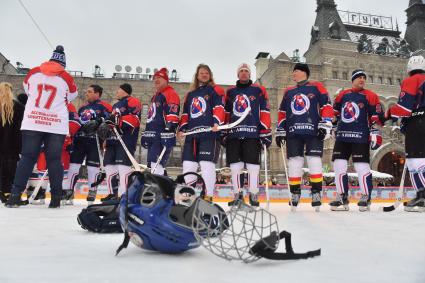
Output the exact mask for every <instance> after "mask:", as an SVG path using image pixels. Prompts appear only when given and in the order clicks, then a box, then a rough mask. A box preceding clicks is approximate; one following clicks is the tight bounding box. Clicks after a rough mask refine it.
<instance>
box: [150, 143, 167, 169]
mask: <svg viewBox="0 0 425 283" xmlns="http://www.w3.org/2000/svg"><path fill="white" fill-rule="evenodd" d="M166 150H167V147H165V146H164V148H163V149H162V151H161V154H160V155H159V157H158V160H157V161H156V163H155V166H154V167H153V169H152V171H151V172H152V174H155V171H156V167H158V165H159V163H160V162H161V160H162V157H163V156H164V153H165V151H166Z"/></svg>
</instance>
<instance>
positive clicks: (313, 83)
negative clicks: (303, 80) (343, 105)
mask: <svg viewBox="0 0 425 283" xmlns="http://www.w3.org/2000/svg"><path fill="white" fill-rule="evenodd" d="M308 85H311V86H315V87H316V88H317V90H318V91H319V92H320V94H326V95H328V91H327V90H326V88H325V87H324V86H323V84H322V83H320V82H316V81H311V82H308Z"/></svg>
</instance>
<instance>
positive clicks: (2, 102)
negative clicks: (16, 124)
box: [0, 82, 13, 127]
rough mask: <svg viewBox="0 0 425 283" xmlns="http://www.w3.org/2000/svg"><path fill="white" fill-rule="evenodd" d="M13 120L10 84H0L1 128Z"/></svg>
mask: <svg viewBox="0 0 425 283" xmlns="http://www.w3.org/2000/svg"><path fill="white" fill-rule="evenodd" d="M12 120H13V92H12V85H11V84H10V83H6V82H3V83H0V121H1V125H2V127H4V126H5V125H6V123H9V124H12Z"/></svg>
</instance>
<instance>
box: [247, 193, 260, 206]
mask: <svg viewBox="0 0 425 283" xmlns="http://www.w3.org/2000/svg"><path fill="white" fill-rule="evenodd" d="M249 204H250V205H251V206H255V207H258V206H260V202H259V201H258V195H257V194H253V193H249Z"/></svg>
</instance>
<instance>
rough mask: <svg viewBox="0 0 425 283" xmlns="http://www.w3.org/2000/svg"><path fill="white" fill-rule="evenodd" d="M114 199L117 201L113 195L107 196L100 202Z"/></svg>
mask: <svg viewBox="0 0 425 283" xmlns="http://www.w3.org/2000/svg"><path fill="white" fill-rule="evenodd" d="M116 199H118V197H117V196H116V195H115V194H109V195H107V196H106V197H104V198H101V199H100V201H101V202H105V201H110V200H116Z"/></svg>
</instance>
